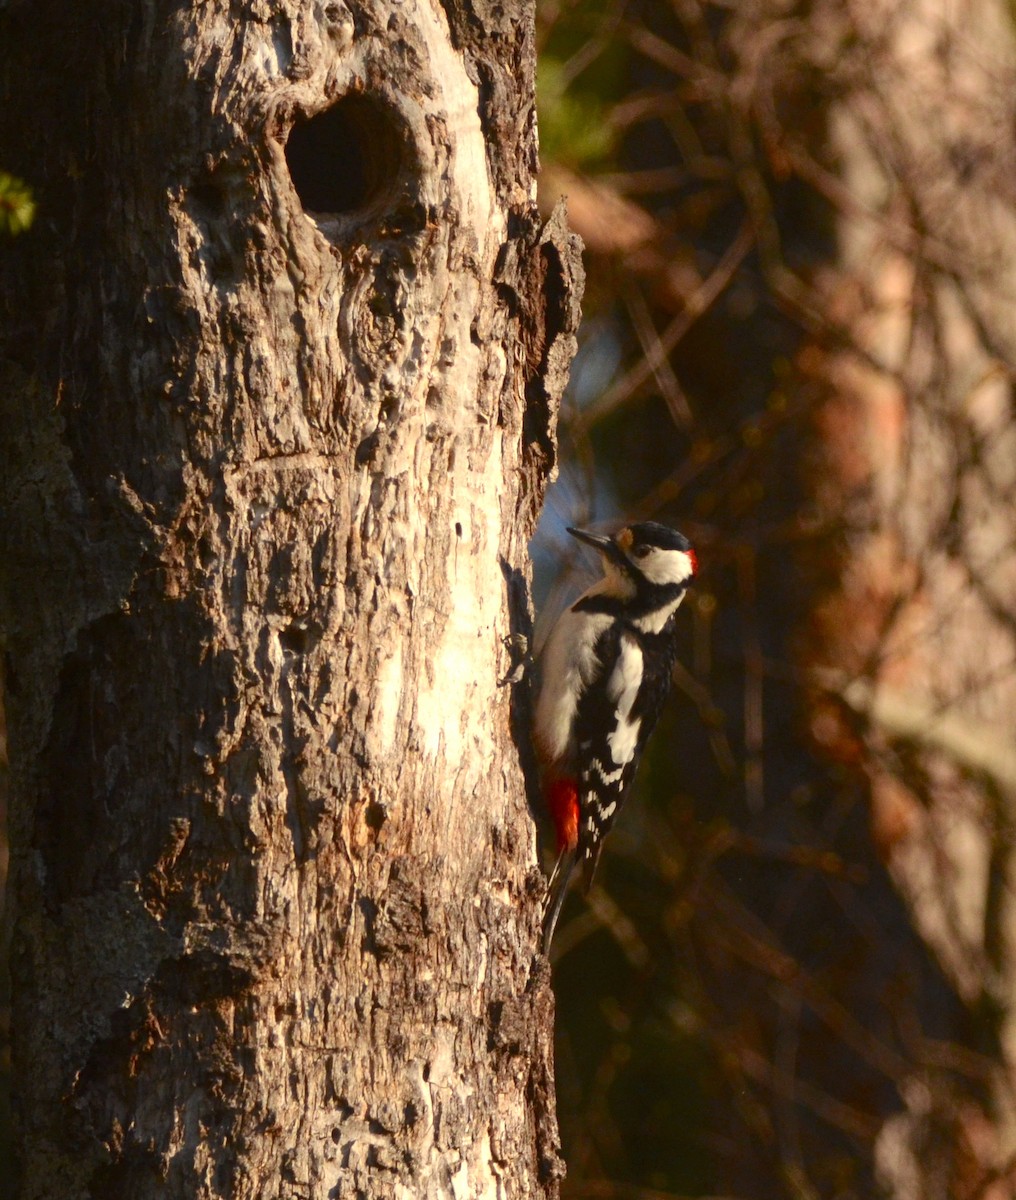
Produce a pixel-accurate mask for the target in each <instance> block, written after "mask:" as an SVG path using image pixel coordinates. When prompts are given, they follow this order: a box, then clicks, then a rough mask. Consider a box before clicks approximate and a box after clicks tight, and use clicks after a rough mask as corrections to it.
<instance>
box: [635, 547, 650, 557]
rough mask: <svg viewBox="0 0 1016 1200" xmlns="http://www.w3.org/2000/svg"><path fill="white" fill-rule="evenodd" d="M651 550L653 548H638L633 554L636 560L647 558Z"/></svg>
mask: <svg viewBox="0 0 1016 1200" xmlns="http://www.w3.org/2000/svg"><path fill="white" fill-rule="evenodd" d="M651 549H652V546H636V547H635V549H634V550H633V551H632V554H634V555H635V557H636V558H645V556H646V555H647V554H648V553H649V551H650V550H651Z"/></svg>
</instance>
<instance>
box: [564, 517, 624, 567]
mask: <svg viewBox="0 0 1016 1200" xmlns="http://www.w3.org/2000/svg"><path fill="white" fill-rule="evenodd" d="M568 532H569V533H570V534H571V535H572V537H573V538H578V540H579V541H580V542H585V543H586V545H587V546H592V547H593V549H594V550H598V551H599V552H600V553H601V554H602V555H603V556H604V558H609V559H610V561H611V562H616V563H622V562H624V561H625V557H624V555H623V554H622V552H621V549H620V547H619V546H618V545H617V543H616V542H615V541H614V539H613V538H609V537H604V536H603V534H601V533H587V532H586V530H584V529H573V528H572V527H571V526H570V525H569V526H568Z"/></svg>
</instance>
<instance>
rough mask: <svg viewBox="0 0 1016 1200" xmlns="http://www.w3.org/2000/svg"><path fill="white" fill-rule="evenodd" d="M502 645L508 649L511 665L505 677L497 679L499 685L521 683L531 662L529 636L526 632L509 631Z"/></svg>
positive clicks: (502, 640)
mask: <svg viewBox="0 0 1016 1200" xmlns="http://www.w3.org/2000/svg"><path fill="white" fill-rule="evenodd" d="M501 645H502V646H504V648H505V649H506V650H507V651H508V657H509V665H508V671H507V673H506V674H505V676H504V678H503V679H499V680H498V681H497V686H498V687H507V686H508V685H509V684H512V683H521V681H522V680H523V679H524V678H525V674H526V671H527V670H528V668H529V664H530V662H531V658H530V654H529V638H527V637H526V635H525V634H524V633H509V634H508V635H507V636H506V637H503V638H502V639H501Z"/></svg>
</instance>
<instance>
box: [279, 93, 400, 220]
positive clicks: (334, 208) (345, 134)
mask: <svg viewBox="0 0 1016 1200" xmlns="http://www.w3.org/2000/svg"><path fill="white" fill-rule="evenodd" d="M286 162H287V163H288V164H289V174H290V176H291V178H292V180H293V186H294V187H295V188H296V192H297V195H298V196H299V197H300V203H301V204H302V205H303V207H304V209H305V210H306V211H307V212H309V213H313V214H319V215H322V216H346V215H348V214H350V213H358V212H362V211H363V210H364V209H367V208H370V207H372V206H375V207H376V206H377V205H378V204H379V203H380V202H381V201H383V200H384V199H385V198H386V197H387V196H388V194H389V193H390V192H391V190H392V189H393V187H394V184H395V181H396V180H397V178H398V175H399V171H400V169H401V166H402V139H401V138H400V136H399V133H398V130H397V129H396V126H395V122H394V120H393V118H392V114H391V113H390V112H389V110H388V109H386V108H384V107H383V106H382V105H381V104H379V103H377V101H375V100H371V99H368V98H367V97H366V96H346V97H344V98H343V99H341V100H340V101H339V102H338V103H337V104H334V105H332V107H331V108H329V109H326V110H325V111H324V112H322V113H318V114H317V116H315V117H311V118H310V119H309V120H306V121H298V122H297V124H296V125H294V126H293V129H292V131H291V132H290V135H289V141H288V142H287V143H286Z"/></svg>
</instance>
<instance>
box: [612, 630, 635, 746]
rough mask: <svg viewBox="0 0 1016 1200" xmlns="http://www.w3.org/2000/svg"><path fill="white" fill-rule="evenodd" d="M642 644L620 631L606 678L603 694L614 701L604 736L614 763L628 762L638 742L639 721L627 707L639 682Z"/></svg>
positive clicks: (632, 703)
mask: <svg viewBox="0 0 1016 1200" xmlns="http://www.w3.org/2000/svg"><path fill="white" fill-rule="evenodd" d="M643 668H644V663H643V660H642V648H641V647H640V646H639V644H638V642H637V641H636V640H635V639H634V638H633V637H632V635H631V634H630V633H623V634H622V635H621V645H620V649H619V652H618V656H617V662H616V663H615V664H614V669H613V671H611V673H610V679H608V680H607V695H608V696H609V697H610V699H611V700H613V701H614V705H615V708H614V721H615V723H614V728H613V729H612V730H611V732H610V735H609V736H608V738H607V745H608V747H609V749H610V757H611V758H612V759H613V760H614V762H615V763H616V764H617V765H618V766H623V765H624V764H625V763H629V762H631V760H632V759H633V758H634V757H635V749H636V747H637V746H638V735H639V725H640V724H641V722H640V721H639V720H638V719H637V718H633V717H632V715H631V711H632V709H633V708H634V706H635V700H636V698H637V697H638V694H639V688H640V687H641V686H642V672H643Z"/></svg>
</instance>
